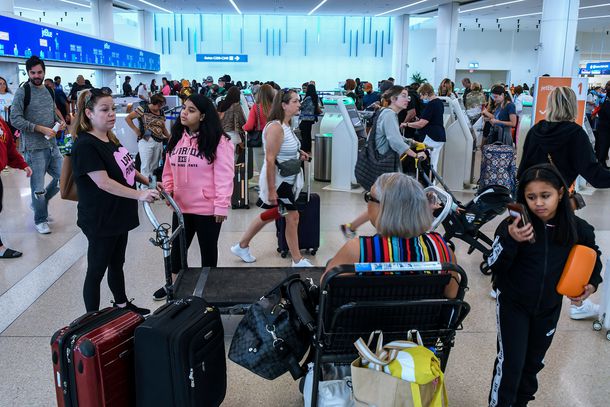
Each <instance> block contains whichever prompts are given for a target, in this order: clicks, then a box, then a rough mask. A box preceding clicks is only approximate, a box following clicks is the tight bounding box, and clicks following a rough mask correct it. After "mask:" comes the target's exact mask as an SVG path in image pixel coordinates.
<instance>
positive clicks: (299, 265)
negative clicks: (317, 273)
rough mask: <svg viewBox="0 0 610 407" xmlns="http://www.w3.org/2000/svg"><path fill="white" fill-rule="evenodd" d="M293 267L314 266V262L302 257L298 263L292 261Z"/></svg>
mask: <svg viewBox="0 0 610 407" xmlns="http://www.w3.org/2000/svg"><path fill="white" fill-rule="evenodd" d="M292 267H313V264H311V263H310V262H309V260H307V259H306V258H305V257H301V260H299V261H298V262H297V263H295V262H294V260H293V261H292Z"/></svg>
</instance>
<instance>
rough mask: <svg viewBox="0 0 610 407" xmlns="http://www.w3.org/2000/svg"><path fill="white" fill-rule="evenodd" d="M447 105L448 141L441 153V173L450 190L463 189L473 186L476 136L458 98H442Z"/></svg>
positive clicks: (446, 127)
mask: <svg viewBox="0 0 610 407" xmlns="http://www.w3.org/2000/svg"><path fill="white" fill-rule="evenodd" d="M440 99H442V100H443V103H444V105H445V120H444V122H445V134H446V136H447V141H446V142H445V146H444V147H443V151H442V152H441V160H440V161H439V163H440V164H439V167H440V168H439V170H440V171H439V173H440V174H441V176H442V177H443V180H444V181H445V183H446V184H447V186H448V187H449V188H450V189H457V190H460V189H463V188H464V187H469V186H470V184H471V182H472V181H471V178H472V172H473V167H472V163H473V159H474V157H473V155H474V154H473V151H475V148H476V144H475V140H476V138H475V135H474V132H473V131H472V126H471V125H470V124H469V122H468V118H467V117H466V113H464V111H463V110H462V108H461V107H460V103H459V101H458V99H456V98H449V97H440Z"/></svg>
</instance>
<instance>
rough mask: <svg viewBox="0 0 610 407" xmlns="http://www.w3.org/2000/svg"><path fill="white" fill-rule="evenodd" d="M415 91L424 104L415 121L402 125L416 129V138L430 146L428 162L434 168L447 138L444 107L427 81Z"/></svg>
mask: <svg viewBox="0 0 610 407" xmlns="http://www.w3.org/2000/svg"><path fill="white" fill-rule="evenodd" d="M417 92H418V93H419V95H420V96H421V99H422V102H423V103H424V106H425V107H424V111H423V112H422V114H421V118H420V119H419V120H417V121H415V122H411V123H404V124H402V126H404V127H411V128H414V129H417V134H416V139H417V140H418V141H421V142H424V143H425V144H426V145H427V146H429V147H432V150H431V151H430V163H431V164H432V166H433V168H436V166H437V165H438V159H439V157H440V154H441V150H442V149H443V146H444V145H445V141H446V140H447V137H446V134H445V126H444V125H443V114H444V112H445V107H444V105H443V101H442V100H440V99H439V98H438V97H436V95H435V94H434V88H433V87H432V85H430V84H429V83H424V84H422V85H421V86H420V87H419V89H418V90H417Z"/></svg>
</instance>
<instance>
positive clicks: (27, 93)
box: [7, 81, 55, 134]
mask: <svg viewBox="0 0 610 407" xmlns="http://www.w3.org/2000/svg"><path fill="white" fill-rule="evenodd" d="M21 87H23V92H24V96H23V114H24V115H25V112H26V110H27V109H28V106H29V105H30V102H31V101H32V88H31V87H30V81H27V82H25V83H23V84H22V85H21ZM45 89H46V90H48V91H49V93H50V94H51V98H52V99H53V111H55V91H54V90H53V89H51V88H48V87H46V86H45ZM11 107H12V106H9V108H8V116H7V119H8V120H7V123H8V125H9V127H10V128H11V131H12V132H13V134H15V132H16V131H18V129H16V128H15V127H13V125H12V124H11Z"/></svg>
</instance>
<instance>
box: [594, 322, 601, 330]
mask: <svg viewBox="0 0 610 407" xmlns="http://www.w3.org/2000/svg"><path fill="white" fill-rule="evenodd" d="M593 330H594V331H601V330H602V323H601V321H599V320H595V321H594V322H593Z"/></svg>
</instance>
